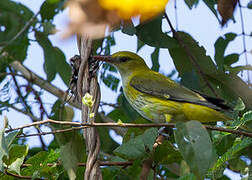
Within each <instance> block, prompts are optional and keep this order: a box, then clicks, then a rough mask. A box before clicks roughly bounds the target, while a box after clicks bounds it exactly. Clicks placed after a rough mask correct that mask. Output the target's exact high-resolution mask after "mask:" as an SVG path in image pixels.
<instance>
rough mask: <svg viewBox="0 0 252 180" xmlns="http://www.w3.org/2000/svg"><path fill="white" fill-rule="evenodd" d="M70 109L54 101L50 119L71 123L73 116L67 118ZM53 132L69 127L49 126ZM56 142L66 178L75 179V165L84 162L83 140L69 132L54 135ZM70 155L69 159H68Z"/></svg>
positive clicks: (73, 132) (77, 133)
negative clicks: (66, 174)
mask: <svg viewBox="0 0 252 180" xmlns="http://www.w3.org/2000/svg"><path fill="white" fill-rule="evenodd" d="M68 108H70V107H67V106H64V104H63V103H62V102H61V101H59V100H58V101H56V102H55V104H54V106H53V108H52V113H51V115H52V118H53V119H55V120H61V121H64V120H65V121H71V120H72V119H71V118H73V116H72V115H71V118H69V114H68V113H69V112H70V114H72V111H69V109H68ZM51 127H52V128H53V129H54V130H60V129H66V128H70V127H71V126H61V125H53V124H52V125H51ZM55 136H56V140H57V142H58V144H59V146H60V158H61V160H62V164H63V167H64V168H65V170H66V171H67V173H68V177H69V178H70V179H71V180H72V179H75V178H76V171H77V168H78V166H77V163H78V162H82V161H83V160H84V152H85V146H84V143H83V142H84V140H83V137H82V136H81V135H80V133H79V132H78V131H69V132H64V133H58V134H56V135H55ZM69 154H71V158H69Z"/></svg>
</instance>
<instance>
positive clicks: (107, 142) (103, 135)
mask: <svg viewBox="0 0 252 180" xmlns="http://www.w3.org/2000/svg"><path fill="white" fill-rule="evenodd" d="M95 122H102V120H101V116H100V115H99V113H98V114H96V117H95ZM97 130H98V132H99V134H100V139H101V150H102V151H103V152H105V153H111V152H112V151H113V150H114V149H115V148H116V147H118V146H119V144H117V143H116V142H115V141H114V139H112V137H111V136H110V135H109V131H110V128H107V127H98V128H97Z"/></svg>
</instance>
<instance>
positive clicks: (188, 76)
mask: <svg viewBox="0 0 252 180" xmlns="http://www.w3.org/2000/svg"><path fill="white" fill-rule="evenodd" d="M180 83H181V84H182V85H183V86H185V87H187V88H190V89H194V90H200V80H199V77H198V76H197V73H196V72H195V71H194V70H193V71H192V72H190V73H189V72H185V73H184V74H183V75H182V77H181V81H180Z"/></svg>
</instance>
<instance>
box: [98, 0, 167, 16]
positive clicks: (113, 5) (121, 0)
mask: <svg viewBox="0 0 252 180" xmlns="http://www.w3.org/2000/svg"><path fill="white" fill-rule="evenodd" d="M98 1H99V4H100V5H101V7H103V8H104V9H106V10H110V11H116V12H117V14H118V15H119V16H120V17H121V18H122V19H125V20H128V19H130V18H131V17H134V16H139V15H140V16H141V19H142V20H146V19H149V18H152V17H154V16H156V15H158V14H160V13H161V12H162V11H164V9H165V5H166V4H167V2H168V0H144V1H143V0H98Z"/></svg>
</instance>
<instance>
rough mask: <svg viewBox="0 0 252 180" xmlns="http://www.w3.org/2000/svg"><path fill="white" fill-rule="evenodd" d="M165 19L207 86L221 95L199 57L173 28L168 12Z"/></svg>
mask: <svg viewBox="0 0 252 180" xmlns="http://www.w3.org/2000/svg"><path fill="white" fill-rule="evenodd" d="M164 16H165V19H166V20H167V22H168V24H169V26H170V28H171V31H172V33H173V35H174V37H175V38H176V39H177V41H178V43H179V45H180V46H181V47H183V48H184V50H185V52H186V54H187V55H188V56H189V57H190V58H189V59H190V60H191V62H192V64H194V66H195V67H196V70H197V71H198V73H199V74H200V75H201V77H202V79H203V80H204V81H205V83H206V85H207V87H208V88H209V89H210V90H211V91H212V93H213V94H214V95H215V96H216V97H219V95H218V94H217V93H216V92H215V90H214V88H213V87H212V86H211V84H210V83H209V82H208V80H207V78H206V75H205V73H204V72H203V71H202V70H201V68H200V65H199V64H198V63H197V58H196V57H195V56H194V55H193V54H192V53H191V51H190V49H189V48H188V47H187V45H186V44H185V42H184V40H183V39H182V38H181V37H180V35H179V34H178V33H177V31H176V30H175V29H174V28H173V26H172V23H171V21H170V19H169V17H168V15H167V13H166V12H165V13H164Z"/></svg>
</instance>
